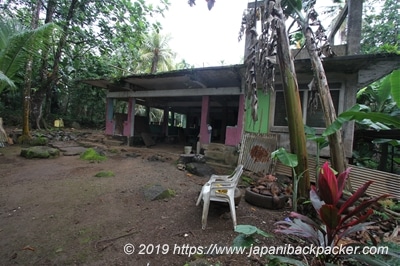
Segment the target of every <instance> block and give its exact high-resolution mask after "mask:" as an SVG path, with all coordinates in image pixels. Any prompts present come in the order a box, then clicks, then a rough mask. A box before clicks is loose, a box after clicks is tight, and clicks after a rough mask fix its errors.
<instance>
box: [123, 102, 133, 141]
mask: <svg viewBox="0 0 400 266" xmlns="http://www.w3.org/2000/svg"><path fill="white" fill-rule="evenodd" d="M132 108H133V98H129V102H128V117H127V119H126V120H127V121H124V136H128V137H130V136H131V123H132Z"/></svg>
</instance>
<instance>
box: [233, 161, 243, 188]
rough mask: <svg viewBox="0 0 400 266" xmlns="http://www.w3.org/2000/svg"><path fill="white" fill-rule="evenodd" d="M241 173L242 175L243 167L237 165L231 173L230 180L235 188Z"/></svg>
mask: <svg viewBox="0 0 400 266" xmlns="http://www.w3.org/2000/svg"><path fill="white" fill-rule="evenodd" d="M242 173H243V165H242V164H239V165H238V166H237V167H236V168H235V171H234V172H233V173H232V178H231V180H232V183H234V185H235V186H236V185H237V184H238V183H239V179H240V176H241V175H242Z"/></svg>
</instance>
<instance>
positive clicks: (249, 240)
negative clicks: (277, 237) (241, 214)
mask: <svg viewBox="0 0 400 266" xmlns="http://www.w3.org/2000/svg"><path fill="white" fill-rule="evenodd" d="M235 232H237V233H239V235H238V236H237V237H236V238H235V239H234V240H233V246H235V247H250V246H251V245H252V244H254V243H255V242H256V240H255V239H254V237H255V236H256V235H260V236H263V237H271V235H270V234H268V233H266V232H264V231H263V230H261V229H259V228H257V227H255V226H253V225H237V226H236V227H235Z"/></svg>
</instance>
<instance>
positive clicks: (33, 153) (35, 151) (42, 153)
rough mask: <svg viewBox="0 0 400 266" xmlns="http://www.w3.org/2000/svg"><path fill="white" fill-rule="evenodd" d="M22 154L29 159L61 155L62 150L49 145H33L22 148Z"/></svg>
mask: <svg viewBox="0 0 400 266" xmlns="http://www.w3.org/2000/svg"><path fill="white" fill-rule="evenodd" d="M20 155H21V156H22V157H25V158H27V159H32V158H44V159H46V158H54V157H58V156H59V155H60V151H59V150H58V149H55V148H51V147H48V146H33V147H29V148H23V149H21V153H20Z"/></svg>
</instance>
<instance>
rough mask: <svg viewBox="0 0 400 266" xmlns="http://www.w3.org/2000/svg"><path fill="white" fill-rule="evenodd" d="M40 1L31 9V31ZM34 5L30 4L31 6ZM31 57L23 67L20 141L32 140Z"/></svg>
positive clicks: (34, 25)
mask: <svg viewBox="0 0 400 266" xmlns="http://www.w3.org/2000/svg"><path fill="white" fill-rule="evenodd" d="M41 3H42V2H41V1H39V0H37V1H36V4H35V8H32V10H33V12H32V21H31V27H32V29H36V28H37V27H38V23H39V14H40V7H41ZM33 4H34V3H32V5H33ZM32 60H33V59H32V56H29V59H28V62H27V63H26V67H25V75H24V93H23V96H24V99H23V116H22V136H21V141H22V142H24V141H25V140H29V139H31V138H32V136H31V133H30V130H29V116H30V107H31V104H30V103H31V84H32Z"/></svg>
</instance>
